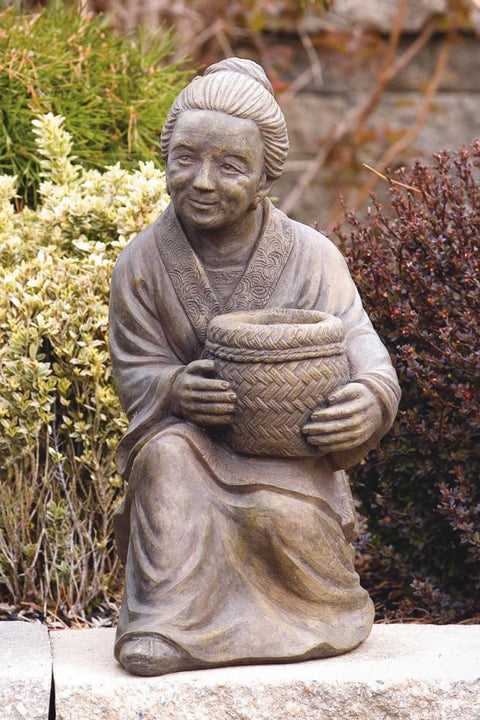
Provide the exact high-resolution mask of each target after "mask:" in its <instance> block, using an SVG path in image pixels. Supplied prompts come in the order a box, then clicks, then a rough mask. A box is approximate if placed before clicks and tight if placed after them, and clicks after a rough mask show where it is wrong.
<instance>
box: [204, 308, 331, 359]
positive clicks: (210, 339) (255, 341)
mask: <svg viewBox="0 0 480 720" xmlns="http://www.w3.org/2000/svg"><path fill="white" fill-rule="evenodd" d="M305 320H308V321H309V322H305ZM344 338H345V334H344V328H343V323H342V321H341V320H340V318H338V317H336V316H334V315H331V314H329V313H326V312H323V311H321V310H309V309H296V308H268V309H267V308H266V309H263V310H248V311H236V312H233V313H225V314H222V315H217V316H216V317H214V318H212V320H211V321H210V323H209V325H208V329H207V343H211V344H213V345H216V346H224V347H229V348H240V349H242V348H244V349H246V348H249V349H252V350H275V351H278V350H280V349H292V348H305V347H313V346H320V345H323V344H328V345H332V344H336V343H343V341H344Z"/></svg>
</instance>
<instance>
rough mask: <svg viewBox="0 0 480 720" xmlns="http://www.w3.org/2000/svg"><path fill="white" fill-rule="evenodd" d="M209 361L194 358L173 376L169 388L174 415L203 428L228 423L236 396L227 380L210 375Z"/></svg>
mask: <svg viewBox="0 0 480 720" xmlns="http://www.w3.org/2000/svg"><path fill="white" fill-rule="evenodd" d="M214 372H215V363H214V362H213V360H194V361H193V362H191V363H189V364H188V365H187V366H186V367H185V370H184V371H183V372H182V373H180V375H178V376H177V378H176V380H175V382H174V384H173V388H172V409H173V412H174V413H175V415H178V416H179V417H183V418H184V419H185V420H190V421H191V422H194V423H196V424H197V425H202V426H204V427H208V426H212V425H229V424H230V423H231V422H232V416H233V413H234V411H235V403H236V400H237V396H236V395H235V393H234V392H233V390H232V389H231V386H230V383H228V382H226V381H225V380H218V378H215V377H212V375H213V373H214Z"/></svg>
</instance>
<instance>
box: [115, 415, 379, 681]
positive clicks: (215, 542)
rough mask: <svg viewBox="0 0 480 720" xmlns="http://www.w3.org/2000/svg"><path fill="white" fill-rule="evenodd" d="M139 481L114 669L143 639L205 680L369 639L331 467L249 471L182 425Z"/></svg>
mask: <svg viewBox="0 0 480 720" xmlns="http://www.w3.org/2000/svg"><path fill="white" fill-rule="evenodd" d="M131 477H132V481H131V483H130V486H129V490H128V494H127V498H126V503H125V507H124V510H123V515H122V516H121V517H120V518H117V533H119V534H120V535H122V533H123V535H124V538H123V539H124V540H126V539H128V551H127V556H126V577H125V591H124V597H123V602H122V608H121V613H120V620H119V625H118V629H117V636H116V645H115V651H116V655H117V657H118V653H119V650H120V648H121V646H122V644H123V643H124V642H125V640H126V639H128V638H130V637H138V635H141V634H143V633H148V634H153V635H157V636H160V637H161V638H164V639H166V640H167V641H169V642H170V643H173V644H175V645H176V646H178V647H179V648H180V649H181V650H182V651H183V653H185V654H186V655H187V656H189V657H190V658H192V659H193V660H194V661H195V664H196V666H197V667H201V666H205V667H213V666H215V665H228V664H241V663H253V662H275V661H277V662H285V661H293V660H302V659H310V658H318V657H327V656H330V655H337V654H340V653H343V652H346V651H348V650H351V649H353V648H354V647H356V646H357V645H359V644H360V643H361V642H362V641H363V640H365V638H366V637H367V636H368V634H369V632H370V629H371V625H372V621H373V603H372V602H371V600H370V598H369V596H368V594H367V592H366V591H365V590H364V589H363V588H362V587H361V586H360V582H359V577H358V575H357V573H356V572H355V569H354V565H353V559H354V558H353V555H354V554H353V549H352V547H351V545H350V542H349V540H350V539H351V538H349V537H348V535H349V533H351V524H349V518H348V515H349V513H350V515H351V513H352V508H351V496H347V495H346V491H345V482H346V481H345V480H343V481H342V479H341V477H340V478H339V477H338V473H333V472H332V471H331V470H330V469H329V468H328V466H327V465H326V464H325V463H323V465H322V462H321V461H318V460H315V459H309V458H307V459H302V460H295V459H293V460H292V459H290V460H289V459H286V460H285V459H268V458H247V457H245V456H240V455H238V454H237V453H235V452H234V451H233V450H231V449H230V448H229V447H228V446H227V445H225V444H223V443H222V442H221V441H220V440H218V439H215V438H214V437H212V436H211V435H209V434H208V433H207V432H206V431H204V430H202V429H200V428H198V427H195V426H193V425H189V424H185V423H182V424H178V425H174V426H170V427H169V428H167V429H165V430H163V431H161V432H160V433H158V434H157V435H155V436H154V437H153V438H152V439H150V440H149V441H148V442H147V443H146V444H145V445H144V446H143V447H142V448H141V450H140V451H139V452H138V454H137V457H136V459H135V462H134V465H133V469H132V473H131ZM342 482H343V484H342ZM349 503H350V504H349ZM122 520H123V522H124V526H122ZM350 520H351V517H350ZM121 539H122V538H121V537H120V540H121ZM125 545H126V543H125Z"/></svg>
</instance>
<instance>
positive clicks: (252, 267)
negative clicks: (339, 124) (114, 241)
mask: <svg viewBox="0 0 480 720" xmlns="http://www.w3.org/2000/svg"><path fill="white" fill-rule="evenodd" d="M264 209H265V212H264V223H263V228H262V232H261V234H260V238H259V240H258V242H257V245H256V247H255V249H254V250H253V252H252V255H251V257H250V260H249V262H248V264H247V266H246V269H245V271H244V273H243V275H242V276H241V278H240V280H239V281H238V284H237V285H236V287H235V288H232V290H233V292H232V294H231V296H230V297H229V298H227V299H226V301H224V302H221V301H220V300H219V298H218V297H217V295H216V294H215V292H214V290H213V289H212V287H211V285H210V283H209V279H208V276H207V273H206V271H205V269H204V268H203V267H202V264H201V262H200V261H199V259H198V257H197V256H196V254H195V253H194V251H193V249H192V247H191V246H190V244H189V242H188V239H187V238H186V237H185V234H184V232H183V230H182V227H181V224H180V223H179V220H178V218H177V216H176V214H175V211H174V208H173V206H172V205H170V206H169V207H168V208H167V210H166V211H165V212H164V213H163V214H162V215H161V216H160V218H159V219H158V220H157V221H156V222H155V223H153V225H151V226H150V227H149V228H147V229H146V230H144V231H143V232H142V233H140V235H138V236H137V237H136V238H135V239H134V240H133V241H132V242H131V243H130V244H129V245H128V246H127V247H126V249H125V250H124V251H123V252H122V253H121V255H120V257H119V260H118V262H117V265H116V267H115V270H114V274H113V280H112V291H111V305H110V348H111V356H112V362H113V368H114V377H115V384H116V387H117V391H118V393H119V396H120V399H121V401H122V404H123V406H124V408H125V410H126V412H127V415H128V417H129V420H130V425H129V428H128V431H127V433H126V435H125V437H124V438H123V439H122V441H121V443H120V446H119V450H118V464H119V469H120V471H121V472H122V474H123V476H124V477H125V478H126V479H128V483H129V484H128V490H127V496H126V498H125V502H124V504H123V507H122V508H121V511H120V512H119V514H118V515H117V517H116V522H115V530H116V538H117V543H118V546H119V549H120V552H121V554H122V556H123V558H124V560H125V562H126V583H125V593H124V598H123V603H122V609H121V614H120V620H119V626H118V630H117V638H116V654H117V657H118V653H119V650H120V647H121V645H122V643H123V642H125V640H126V639H128V638H134V637H138V636H139V635H141V634H143V633H151V634H153V635H156V636H159V637H160V638H162V639H166V640H167V641H168V642H169V643H171V644H174V645H175V646H177V647H178V648H180V649H181V650H182V652H183V653H185V654H186V655H187V656H189V657H190V658H192V659H193V661H194V665H195V666H197V667H202V666H205V667H210V666H214V665H226V664H238V663H242V662H269V661H270V662H271V661H275V660H276V661H279V660H282V661H286V660H298V659H307V658H315V657H325V656H328V655H336V654H339V653H342V652H346V651H347V650H350V649H352V648H354V647H356V646H357V645H358V644H360V643H361V642H362V641H363V640H364V639H365V638H366V637H367V635H368V633H369V631H370V628H371V624H372V620H373V604H372V602H371V600H370V598H369V597H368V594H367V593H366V591H365V590H364V589H363V588H361V586H360V583H359V578H358V575H357V574H356V573H355V570H354V566H353V549H352V547H351V545H350V541H351V540H352V538H353V537H354V536H355V529H356V525H355V511H354V507H353V502H352V498H351V494H350V490H349V487H348V482H347V479H346V476H345V473H344V471H343V469H342V468H341V467H339V465H343V466H344V467H345V466H347V465H350V464H352V463H354V462H357V461H358V460H360V459H361V458H362V457H363V456H364V455H365V453H366V452H367V451H368V450H369V449H370V447H373V445H375V444H376V443H377V442H378V441H379V439H380V437H381V436H383V435H384V434H385V432H387V430H388V429H389V427H390V426H391V424H392V422H393V418H394V416H395V412H396V408H397V404H398V397H399V389H398V384H397V380H396V376H395V372H394V370H393V368H392V366H391V363H390V360H389V357H388V354H387V352H386V349H385V348H384V346H383V345H382V343H381V342H380V340H379V338H378V336H377V335H376V333H375V331H374V329H373V327H372V325H371V323H370V321H369V319H368V317H367V315H366V314H365V312H364V310H363V308H362V304H361V301H360V298H359V296H358V293H357V291H356V289H355V286H354V284H353V282H352V280H351V278H350V275H349V272H348V269H347V266H346V263H345V261H344V259H343V257H342V256H341V254H340V253H339V252H338V250H337V249H336V248H335V246H334V245H333V244H332V243H331V242H330V241H329V240H328V239H327V238H325V237H324V236H322V235H321V234H319V233H318V232H316V231H314V230H313V229H311V228H308V227H306V226H304V225H302V224H300V223H298V222H294V221H292V220H290V219H289V218H287V217H286V215H284V214H283V213H282V212H281V211H279V210H277V209H275V208H274V207H273V205H272V204H271V203H270V202H269V201H268V200H267V201H265V205H264ZM273 307H280V308H302V309H317V310H322V311H324V312H328V313H332V314H333V315H336V316H338V317H340V318H341V319H342V320H343V323H344V327H345V333H346V347H347V355H348V359H349V364H350V373H351V380H352V381H356V382H361V383H364V384H365V385H367V386H368V387H369V388H370V390H371V391H372V392H373V393H374V394H375V396H376V398H377V399H378V401H379V404H380V406H381V409H382V427H381V428H380V429H379V430H378V432H376V433H375V435H374V436H373V437H372V438H371V439H370V441H369V442H368V443H367V444H366V445H364V446H363V447H361V448H357V449H356V450H352V451H350V452H349V453H345V454H344V455H343V456H342V457H341V458H338V457H334V456H332V457H329V456H327V457H320V453H319V454H318V455H316V454H312V457H307V458H298V459H297V458H293V459H292V458H289V459H280V458H271V457H270V458H263V457H260V458H256V457H247V456H245V455H240V454H239V453H237V452H235V451H234V450H233V449H232V448H231V447H229V446H228V444H227V443H226V442H224V440H223V439H222V434H221V433H219V432H218V431H214V430H206V429H203V428H201V427H198V426H196V425H194V424H193V423H189V422H186V421H185V420H184V419H182V418H179V417H176V416H175V415H174V414H173V412H172V409H171V405H170V390H171V387H172V383H173V382H174V380H175V378H176V377H177V375H178V373H180V372H181V371H182V369H183V368H184V367H185V365H186V364H188V363H189V362H191V361H192V360H195V359H198V358H200V357H201V356H202V351H203V348H204V344H205V339H206V329H207V324H208V322H209V320H210V319H211V318H212V317H214V316H215V315H217V314H220V313H225V312H230V311H239V310H251V309H260V308H273Z"/></svg>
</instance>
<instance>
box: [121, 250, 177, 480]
mask: <svg viewBox="0 0 480 720" xmlns="http://www.w3.org/2000/svg"><path fill="white" fill-rule="evenodd" d="M148 260H149V256H148V253H146V254H144V253H141V252H138V250H137V249H135V251H134V248H133V247H128V248H127V249H126V250H125V251H124V252H123V253H122V254H121V256H120V258H119V260H118V261H117V264H116V266H115V269H114V272H113V276H112V284H111V292H110V313H109V344H110V355H111V359H112V366H113V376H114V383H115V388H116V391H117V393H118V395H119V397H120V401H121V403H122V405H123V408H124V409H125V412H126V414H127V417H128V419H129V421H130V424H129V427H128V430H127V433H126V435H125V436H124V437H123V438H122V440H121V441H120V444H119V448H118V452H117V464H118V469H119V471H120V473H121V474H122V475H123V476H125V477H126V476H128V474H129V472H130V465H131V454H132V453H131V451H132V449H133V448H134V447H135V448H136V449H137V450H138V449H139V446H138V443H139V442H140V441H142V444H143V443H144V442H146V441H147V440H148V439H149V438H150V437H151V436H152V434H154V433H155V432H158V430H160V429H161V428H162V427H164V426H165V425H167V424H169V423H173V422H178V418H175V417H174V416H173V415H172V412H171V404H170V397H171V388H172V384H173V382H174V380H175V378H176V377H177V375H178V374H179V373H180V372H181V371H182V370H183V368H184V367H185V366H184V364H183V363H182V362H181V360H180V359H179V358H178V357H177V356H176V354H175V352H174V351H173V350H172V348H171V347H170V345H169V343H168V342H167V339H166V337H165V333H164V329H163V327H162V324H161V322H160V320H159V318H158V317H156V313H155V300H154V297H153V288H152V284H151V279H150V278H149V276H150V274H151V270H150V269H149V267H148V266H149V262H148ZM165 321H167V322H168V318H163V322H165ZM172 322H173V319H172Z"/></svg>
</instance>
